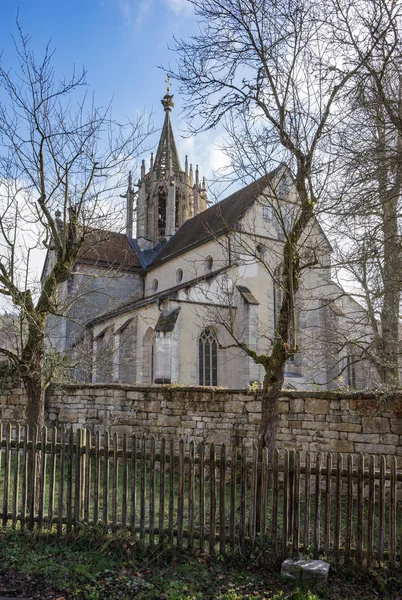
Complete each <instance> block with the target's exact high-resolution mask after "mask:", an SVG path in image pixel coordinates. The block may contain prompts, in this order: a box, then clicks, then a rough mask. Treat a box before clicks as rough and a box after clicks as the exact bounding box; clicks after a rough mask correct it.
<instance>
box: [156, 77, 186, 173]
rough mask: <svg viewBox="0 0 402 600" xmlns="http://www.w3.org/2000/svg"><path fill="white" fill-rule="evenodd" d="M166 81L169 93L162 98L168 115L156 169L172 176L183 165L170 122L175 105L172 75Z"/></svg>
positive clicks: (157, 154) (157, 155)
mask: <svg viewBox="0 0 402 600" xmlns="http://www.w3.org/2000/svg"><path fill="white" fill-rule="evenodd" d="M166 83H167V93H166V94H165V96H164V97H163V98H162V100H161V102H162V105H163V108H164V110H165V113H166V115H165V122H164V124H163V128H162V133H161V137H160V140H159V145H158V150H157V151H156V156H155V162H154V170H157V171H159V172H164V173H167V174H168V175H169V176H171V175H172V173H173V172H175V171H176V172H177V171H181V165H180V159H179V155H178V152H177V148H176V142H175V139H174V135H173V129H172V124H171V122H170V111H171V110H172V108H173V106H174V103H173V96H172V95H171V94H170V75H168V76H167V78H166Z"/></svg>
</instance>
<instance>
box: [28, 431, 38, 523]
mask: <svg viewBox="0 0 402 600" xmlns="http://www.w3.org/2000/svg"><path fill="white" fill-rule="evenodd" d="M37 446H38V428H37V427H36V425H34V426H33V428H32V448H31V461H30V463H31V464H30V471H29V473H28V483H29V529H30V530H31V531H32V530H33V528H34V524H35V504H36V502H35V500H36V486H37V481H36V480H37V474H38V461H37Z"/></svg>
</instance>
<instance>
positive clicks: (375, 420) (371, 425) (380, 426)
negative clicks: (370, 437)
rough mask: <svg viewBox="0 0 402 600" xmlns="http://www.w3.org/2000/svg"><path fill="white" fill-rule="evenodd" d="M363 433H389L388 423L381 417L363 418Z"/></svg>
mask: <svg viewBox="0 0 402 600" xmlns="http://www.w3.org/2000/svg"><path fill="white" fill-rule="evenodd" d="M362 425H363V432H364V433H365V434H366V433H389V431H390V423H389V420H388V419H383V418H381V417H363V418H362Z"/></svg>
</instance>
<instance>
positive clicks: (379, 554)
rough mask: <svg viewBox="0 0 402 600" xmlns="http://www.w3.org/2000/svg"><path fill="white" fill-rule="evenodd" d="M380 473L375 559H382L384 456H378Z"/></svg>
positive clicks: (383, 534)
mask: <svg viewBox="0 0 402 600" xmlns="http://www.w3.org/2000/svg"><path fill="white" fill-rule="evenodd" d="M379 463H380V474H379V481H378V547H377V560H378V561H379V562H382V561H383V560H384V536H385V468H386V462H385V456H383V455H381V456H380V457H379Z"/></svg>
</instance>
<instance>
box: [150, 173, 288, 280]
mask: <svg viewBox="0 0 402 600" xmlns="http://www.w3.org/2000/svg"><path fill="white" fill-rule="evenodd" d="M280 168H281V167H278V168H277V169H275V170H274V171H272V172H271V173H269V174H268V175H265V176H264V177H261V178H260V179H257V180H256V181H254V182H253V183H250V185H247V186H246V187H245V188H242V189H241V190H239V191H237V192H235V193H234V194H232V195H231V196H228V197H227V198H225V199H224V200H222V201H221V202H218V203H217V204H214V205H213V206H211V207H210V208H208V209H207V210H205V211H203V212H202V213H200V214H198V215H197V216H195V217H193V218H192V219H189V220H188V221H186V222H185V223H183V225H182V226H181V227H180V229H178V231H176V233H175V235H174V236H173V237H172V238H171V239H170V240H169V241H168V242H167V244H165V246H164V247H163V248H162V249H161V251H160V252H159V254H158V255H157V257H156V258H155V259H154V260H153V262H152V264H151V265H150V267H149V268H150V269H152V267H154V266H157V265H159V264H160V263H162V262H165V261H167V260H169V259H171V258H173V257H174V256H177V255H178V254H181V253H182V252H185V251H186V250H188V249H189V248H191V247H194V246H198V245H200V244H202V243H205V242H206V241H208V240H210V239H213V238H214V237H216V236H218V235H222V234H223V233H225V232H227V231H230V230H232V229H234V228H235V227H236V225H237V223H238V221H239V219H240V218H241V217H242V216H243V215H244V213H245V212H246V211H247V209H248V208H250V206H251V205H252V203H253V202H254V201H255V200H256V199H257V197H258V196H259V195H260V194H261V193H262V192H263V190H264V189H265V187H266V186H267V184H268V182H269V181H270V180H271V179H272V177H274V176H275V174H276V173H277V171H278V169H280Z"/></svg>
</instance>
